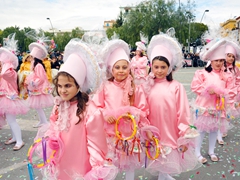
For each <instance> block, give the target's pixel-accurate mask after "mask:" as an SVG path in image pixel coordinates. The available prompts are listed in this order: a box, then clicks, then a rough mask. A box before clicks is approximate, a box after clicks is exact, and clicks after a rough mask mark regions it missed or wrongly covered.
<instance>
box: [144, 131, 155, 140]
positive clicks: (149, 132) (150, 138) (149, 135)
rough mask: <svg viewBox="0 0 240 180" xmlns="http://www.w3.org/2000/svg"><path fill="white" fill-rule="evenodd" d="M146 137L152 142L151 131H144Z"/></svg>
mask: <svg viewBox="0 0 240 180" xmlns="http://www.w3.org/2000/svg"><path fill="white" fill-rule="evenodd" d="M146 135H147V138H148V140H149V141H152V140H153V133H152V132H151V131H146Z"/></svg>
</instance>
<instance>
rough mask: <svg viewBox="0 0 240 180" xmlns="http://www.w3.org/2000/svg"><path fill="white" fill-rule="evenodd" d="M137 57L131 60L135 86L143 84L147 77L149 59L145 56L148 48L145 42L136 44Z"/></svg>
mask: <svg viewBox="0 0 240 180" xmlns="http://www.w3.org/2000/svg"><path fill="white" fill-rule="evenodd" d="M136 46H137V49H136V55H135V56H134V57H133V58H132V60H131V72H132V74H133V76H134V82H135V84H142V83H143V82H144V81H145V78H146V76H147V73H148V72H147V66H148V59H147V57H146V56H144V55H143V52H144V51H146V49H147V48H146V46H145V44H144V43H143V42H140V41H139V42H136Z"/></svg>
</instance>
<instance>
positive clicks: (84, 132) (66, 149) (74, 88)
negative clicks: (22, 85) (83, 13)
mask: <svg viewBox="0 0 240 180" xmlns="http://www.w3.org/2000/svg"><path fill="white" fill-rule="evenodd" d="M99 75H100V71H99V67H98V64H97V61H96V59H95V56H94V54H93V53H92V51H91V50H90V48H89V47H88V46H86V45H85V44H84V43H82V42H81V41H80V40H78V39H72V40H71V41H70V42H69V43H68V44H67V45H66V47H65V52H64V64H63V65H62V66H61V68H60V70H59V72H58V74H57V76H56V78H55V80H54V84H55V86H56V89H57V93H58V95H59V96H60V97H59V96H57V97H56V99H55V105H54V108H53V111H52V114H51V117H50V123H51V124H50V127H49V125H46V126H45V125H44V126H42V127H41V128H40V129H39V133H38V137H41V135H42V134H44V137H45V136H49V137H50V141H49V143H48V144H49V147H50V149H51V150H50V151H52V150H56V151H57V155H56V156H55V158H54V160H53V162H52V163H51V164H50V165H48V166H47V167H44V168H43V170H42V172H43V175H44V177H45V178H46V179H58V180H72V179H79V180H99V179H101V180H112V179H114V178H115V177H116V175H117V172H118V171H117V168H116V167H114V166H104V163H105V155H106V153H107V142H106V137H105V133H104V129H103V121H102V120H101V119H102V117H101V113H100V111H98V110H97V109H96V106H95V105H94V104H92V103H91V102H90V101H89V96H88V94H87V93H89V92H91V91H93V90H94V89H96V87H97V85H98V84H99V80H100V77H99ZM46 130H47V131H46ZM44 131H46V132H45V133H44Z"/></svg>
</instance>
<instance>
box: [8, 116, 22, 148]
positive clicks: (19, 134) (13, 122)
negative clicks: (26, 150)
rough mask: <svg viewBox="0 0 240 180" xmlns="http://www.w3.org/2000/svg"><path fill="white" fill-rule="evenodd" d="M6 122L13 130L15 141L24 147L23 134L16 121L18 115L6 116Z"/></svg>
mask: <svg viewBox="0 0 240 180" xmlns="http://www.w3.org/2000/svg"><path fill="white" fill-rule="evenodd" d="M6 120H7V122H8V124H9V126H10V128H11V130H12V133H13V138H15V139H14V140H16V142H17V143H16V145H17V146H19V145H22V143H23V141H22V132H21V129H20V127H19V125H18V123H17V121H16V115H12V114H6Z"/></svg>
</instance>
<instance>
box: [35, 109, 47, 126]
mask: <svg viewBox="0 0 240 180" xmlns="http://www.w3.org/2000/svg"><path fill="white" fill-rule="evenodd" d="M36 111H37V113H38V118H39V123H38V125H39V124H45V123H47V118H46V115H45V113H44V111H43V109H36Z"/></svg>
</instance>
